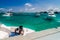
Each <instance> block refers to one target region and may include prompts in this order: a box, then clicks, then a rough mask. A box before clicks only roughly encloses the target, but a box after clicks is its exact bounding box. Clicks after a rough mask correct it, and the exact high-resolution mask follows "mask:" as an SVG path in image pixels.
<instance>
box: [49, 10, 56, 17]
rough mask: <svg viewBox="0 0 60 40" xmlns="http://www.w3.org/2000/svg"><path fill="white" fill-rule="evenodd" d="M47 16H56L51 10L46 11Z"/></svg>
mask: <svg viewBox="0 0 60 40" xmlns="http://www.w3.org/2000/svg"><path fill="white" fill-rule="evenodd" d="M48 16H51V17H56V15H55V14H54V12H53V10H50V11H48Z"/></svg>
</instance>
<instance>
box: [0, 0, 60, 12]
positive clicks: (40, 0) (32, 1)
mask: <svg viewBox="0 0 60 40" xmlns="http://www.w3.org/2000/svg"><path fill="white" fill-rule="evenodd" d="M25 4H27V5H25ZM29 5H31V6H29ZM26 6H27V7H26ZM49 7H52V8H54V7H60V0H0V8H5V9H10V8H12V9H13V10H14V11H19V10H20V11H25V9H26V10H28V9H30V11H31V10H33V11H38V10H40V9H46V8H49ZM35 9H36V10H35Z"/></svg>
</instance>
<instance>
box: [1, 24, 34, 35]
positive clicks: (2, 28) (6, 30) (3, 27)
mask: <svg viewBox="0 0 60 40" xmlns="http://www.w3.org/2000/svg"><path fill="white" fill-rule="evenodd" d="M16 28H17V27H14V26H9V27H7V26H6V25H4V24H1V25H0V31H4V32H6V33H8V34H10V33H11V32H14V30H15V29H16ZM23 29H24V35H23V36H25V35H27V34H29V33H32V32H35V31H34V30H31V29H28V28H23ZM1 33H2V32H0V34H1ZM3 35H4V34H3ZM1 36H2V35H1ZM8 36H9V35H8Z"/></svg>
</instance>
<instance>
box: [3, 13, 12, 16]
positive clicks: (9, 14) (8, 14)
mask: <svg viewBox="0 0 60 40" xmlns="http://www.w3.org/2000/svg"><path fill="white" fill-rule="evenodd" d="M3 16H12V14H11V13H10V12H7V13H5V14H4V15H3Z"/></svg>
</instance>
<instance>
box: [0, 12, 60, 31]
mask: <svg viewBox="0 0 60 40" xmlns="http://www.w3.org/2000/svg"><path fill="white" fill-rule="evenodd" d="M46 17H47V13H45V14H44V13H43V14H41V15H40V16H39V17H36V16H35V14H34V13H30V14H27V13H25V14H13V16H10V17H5V16H2V15H0V23H2V24H5V25H6V26H20V25H23V26H24V27H26V28H30V29H32V30H35V31H41V30H45V29H49V28H56V27H59V26H60V22H57V21H60V18H59V17H60V14H56V17H55V18H53V20H52V21H48V20H45V18H46Z"/></svg>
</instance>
